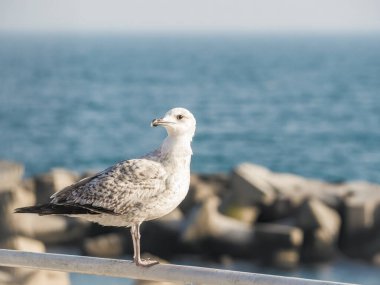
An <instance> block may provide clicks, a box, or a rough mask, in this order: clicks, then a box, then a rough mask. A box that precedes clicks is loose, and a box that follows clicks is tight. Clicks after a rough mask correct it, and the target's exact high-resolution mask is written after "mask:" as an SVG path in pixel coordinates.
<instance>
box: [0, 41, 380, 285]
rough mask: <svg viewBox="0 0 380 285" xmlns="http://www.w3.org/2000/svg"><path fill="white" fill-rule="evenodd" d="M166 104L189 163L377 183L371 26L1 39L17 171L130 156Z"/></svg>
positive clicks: (379, 101) (379, 122)
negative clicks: (245, 165)
mask: <svg viewBox="0 0 380 285" xmlns="http://www.w3.org/2000/svg"><path fill="white" fill-rule="evenodd" d="M177 106H182V107H186V108H188V109H190V110H191V111H192V112H193V113H194V114H195V117H196V118H197V132H196V136H195V138H194V141H193V150H194V157H193V162H192V170H193V171H194V172H208V173H213V172H227V171H230V170H231V169H232V168H233V167H234V166H236V165H237V164H238V163H241V162H243V161H249V162H253V163H257V164H261V165H264V166H266V167H268V168H270V169H272V170H274V171H282V172H291V173H295V174H299V175H303V176H307V177H313V178H318V179H325V180H329V181H346V180H368V181H372V182H377V183H380V36H379V35H374V34H373V35H316V36H311V35H247V34H236V35H233V34H229V35H208V34H203V35H174V34H173V35H137V34H129V35H115V34H112V35H107V34H91V35H83V34H82V35H80V34H76V35H69V34H56V35H41V34H39V35H37V34H34V35H32V34H2V35H0V158H1V159H11V160H15V161H19V162H21V163H24V164H25V166H26V173H27V175H33V174H36V173H40V172H44V171H48V170H49V169H50V168H52V167H67V168H70V169H74V170H78V171H82V170H88V169H103V168H105V167H107V166H109V165H111V164H113V163H115V162H117V161H120V160H123V159H127V158H134V157H137V156H140V155H143V154H144V153H146V152H148V151H150V150H152V149H153V148H155V147H157V146H158V145H159V144H160V141H161V140H162V139H163V137H164V136H165V132H164V130H162V129H160V128H156V129H151V128H150V126H149V124H150V121H151V120H152V119H153V118H156V117H159V116H162V115H163V114H164V113H165V112H166V111H167V110H168V109H169V108H172V107H177ZM330 268H333V269H331V270H332V271H334V268H335V269H337V268H338V269H337V270H335V271H334V272H341V273H342V274H340V276H341V277H342V278H343V277H346V276H348V275H349V274H350V273H354V274H355V276H359V275H358V272H356V271H355V272H353V271H352V270H349V269H350V268H351V267H350V266H349V265H344V266H343V267H342V266H340V267H339V266H335V267H330ZM339 268H345V269H347V270H346V271H345V270H343V269H342V270H340V269H339ZM355 268H358V269H357V270H359V271H360V272H365V276H366V277H367V278H369V279H368V280H372V281H373V280H377V281H378V280H380V277H379V273H378V271H376V270H375V269H373V270H372V269H370V268H372V267H368V268H366V267H365V268H366V269H365V270H364V269H363V267H360V266H359V267H355ZM329 270H330V269H329ZM366 270H367V271H366ZM302 272H306V273H305V274H303V275H302V276H313V275H312V274H311V273H310V272H309V271H307V270H306V271H302ZM314 272H316V271H314ZM369 272H372V273H369ZM337 275H338V276H339V274H337ZM334 276H335V275H334ZM335 277H336V276H335ZM353 277H354V276H352V278H353ZM371 278H372V279H371ZM335 279H336V280H339V278H335ZM344 280H347V279H344ZM352 280H354V279H352ZM368 280H366V281H365V282H367V283H366V284H376V283H374V282H375V281H373V282H372V281H368ZM377 281H376V282H377ZM370 282H372V283H370ZM363 283H364V281H363Z"/></svg>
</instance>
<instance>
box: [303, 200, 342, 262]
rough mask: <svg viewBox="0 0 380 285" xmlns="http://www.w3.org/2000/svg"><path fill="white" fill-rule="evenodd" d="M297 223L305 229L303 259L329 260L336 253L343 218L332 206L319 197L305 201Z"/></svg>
mask: <svg viewBox="0 0 380 285" xmlns="http://www.w3.org/2000/svg"><path fill="white" fill-rule="evenodd" d="M296 224H297V225H298V226H299V227H300V228H302V229H303V230H304V233H305V242H304V245H303V247H302V259H303V260H304V261H307V262H320V261H327V260H330V259H331V258H333V257H334V255H335V253H336V247H337V240H338V237H339V233H340V226H341V218H340V216H339V214H338V213H337V212H336V211H335V210H334V209H332V208H330V207H328V206H326V205H325V204H323V203H322V202H321V201H319V200H317V199H310V200H307V201H305V202H304V204H303V205H302V206H301V208H300V209H299V212H298V214H297V221H296Z"/></svg>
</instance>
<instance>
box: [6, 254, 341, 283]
mask: <svg viewBox="0 0 380 285" xmlns="http://www.w3.org/2000/svg"><path fill="white" fill-rule="evenodd" d="M0 265H1V266H8V267H27V268H35V269H41V270H55V271H65V272H76V273H85V274H95V275H105V276H114V277H126V278H132V279H142V280H152V281H172V282H178V281H179V282H187V283H194V284H209V285H214V284H215V285H231V284H234V285H248V284H250V285H252V284H255V285H287V284H288V285H290V284H291V285H322V284H323V285H333V284H335V285H342V284H346V285H347V283H337V282H328V281H318V280H309V279H300V278H292V277H282V276H272V275H264V274H257V273H247V272H238V271H230V270H220V269H211V268H202V267H194V266H181V265H172V264H158V265H154V266H152V267H148V268H146V267H138V266H136V265H135V264H134V263H132V262H131V261H127V260H119V259H106V258H95V257H87V256H76V255H66V254H52V253H34V252H25V251H17V250H7V249H0Z"/></svg>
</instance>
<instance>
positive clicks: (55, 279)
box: [16, 270, 70, 285]
mask: <svg viewBox="0 0 380 285" xmlns="http://www.w3.org/2000/svg"><path fill="white" fill-rule="evenodd" d="M20 281H21V282H19V284H20V285H35V284H38V285H50V284H54V285H69V284H70V278H69V274H68V273H66V272H57V271H44V270H38V271H34V272H32V273H31V274H29V275H28V276H26V277H23V278H21V280H20ZM16 284H17V283H16Z"/></svg>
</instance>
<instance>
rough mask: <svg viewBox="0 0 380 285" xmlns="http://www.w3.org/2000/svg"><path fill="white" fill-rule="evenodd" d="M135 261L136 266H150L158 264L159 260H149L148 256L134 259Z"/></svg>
mask: <svg viewBox="0 0 380 285" xmlns="http://www.w3.org/2000/svg"><path fill="white" fill-rule="evenodd" d="M135 263H136V265H137V266H142V267H150V266H153V265H156V264H159V262H158V261H157V260H150V258H148V259H136V260H135Z"/></svg>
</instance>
